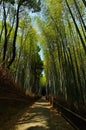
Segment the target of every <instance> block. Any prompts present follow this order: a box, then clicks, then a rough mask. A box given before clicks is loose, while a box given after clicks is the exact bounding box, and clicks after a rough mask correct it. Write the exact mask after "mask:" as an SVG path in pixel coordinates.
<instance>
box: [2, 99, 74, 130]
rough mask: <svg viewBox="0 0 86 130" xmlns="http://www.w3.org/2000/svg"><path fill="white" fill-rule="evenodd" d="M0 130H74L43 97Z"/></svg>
mask: <svg viewBox="0 0 86 130" xmlns="http://www.w3.org/2000/svg"><path fill="white" fill-rule="evenodd" d="M0 130H74V128H73V127H72V126H71V125H70V124H69V123H68V122H67V121H66V120H65V119H64V118H63V117H62V116H61V115H60V113H58V111H56V110H55V109H54V108H53V107H52V106H51V105H50V103H49V102H47V101H46V100H45V97H43V98H41V99H40V100H39V101H37V102H35V103H34V104H33V105H32V106H28V107H26V108H25V109H24V110H22V111H20V113H19V115H15V116H14V117H13V118H12V119H11V120H9V121H8V122H7V123H5V125H4V126H3V128H2V127H0Z"/></svg>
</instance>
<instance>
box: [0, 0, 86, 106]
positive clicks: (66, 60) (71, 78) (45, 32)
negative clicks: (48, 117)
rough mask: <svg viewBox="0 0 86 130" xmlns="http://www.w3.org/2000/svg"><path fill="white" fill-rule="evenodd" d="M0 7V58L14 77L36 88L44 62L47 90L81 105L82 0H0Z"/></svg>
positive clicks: (85, 89) (85, 54)
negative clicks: (40, 53)
mask: <svg viewBox="0 0 86 130" xmlns="http://www.w3.org/2000/svg"><path fill="white" fill-rule="evenodd" d="M0 8H1V10H0V54H1V55H0V63H1V65H2V66H3V67H5V68H8V69H10V70H11V71H12V72H13V75H14V78H15V82H20V84H21V86H22V87H24V88H25V89H26V91H28V93H31V92H33V93H36V94H37V93H39V91H40V89H39V88H40V83H39V82H40V77H41V73H42V71H43V68H44V76H45V78H46V94H47V96H48V95H52V96H54V97H56V98H57V97H63V98H64V99H65V100H66V101H68V102H70V103H71V104H73V105H74V106H77V107H79V105H80V104H84V105H85V104H86V1H85V0H71V1H70V0H44V1H41V0H39V1H36V0H31V1H28V0H25V1H23V0H7V1H5V0H2V1H0ZM31 12H33V13H34V14H35V15H34V16H33V17H34V18H32V17H31V15H30V13H31ZM34 26H36V27H34ZM40 48H41V49H42V51H43V58H44V59H43V60H44V61H42V60H41V58H40V55H39V52H40ZM43 65H44V67H43Z"/></svg>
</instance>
